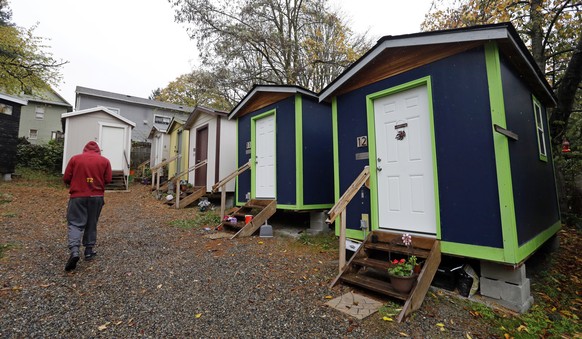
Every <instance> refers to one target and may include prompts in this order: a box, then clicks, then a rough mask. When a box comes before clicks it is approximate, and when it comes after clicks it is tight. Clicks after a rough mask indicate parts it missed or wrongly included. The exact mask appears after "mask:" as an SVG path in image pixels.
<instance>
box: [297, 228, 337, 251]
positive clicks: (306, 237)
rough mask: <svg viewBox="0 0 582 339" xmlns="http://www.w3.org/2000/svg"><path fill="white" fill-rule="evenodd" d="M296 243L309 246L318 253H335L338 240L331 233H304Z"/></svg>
mask: <svg viewBox="0 0 582 339" xmlns="http://www.w3.org/2000/svg"><path fill="white" fill-rule="evenodd" d="M297 241H298V242H299V243H300V244H302V245H305V246H311V247H315V248H317V249H319V250H320V251H337V250H338V248H339V244H338V240H337V237H336V236H335V234H333V233H332V232H328V233H320V234H315V235H311V234H308V233H306V232H303V233H301V235H300V236H299V238H298V239H297Z"/></svg>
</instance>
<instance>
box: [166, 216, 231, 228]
mask: <svg viewBox="0 0 582 339" xmlns="http://www.w3.org/2000/svg"><path fill="white" fill-rule="evenodd" d="M218 224H220V217H219V216H218V214H216V213H214V212H206V213H198V214H197V215H196V218H194V219H185V220H174V221H171V222H170V225H171V226H174V227H178V228H182V229H192V228H202V227H215V226H217V225H218Z"/></svg>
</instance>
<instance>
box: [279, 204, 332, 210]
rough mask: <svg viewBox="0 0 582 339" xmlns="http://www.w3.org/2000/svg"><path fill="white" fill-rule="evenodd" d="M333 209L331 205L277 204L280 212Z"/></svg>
mask: <svg viewBox="0 0 582 339" xmlns="http://www.w3.org/2000/svg"><path fill="white" fill-rule="evenodd" d="M331 207H333V205H332V204H315V205H301V206H299V205H285V204H277V209H282V210H292V211H307V210H319V209H325V208H331Z"/></svg>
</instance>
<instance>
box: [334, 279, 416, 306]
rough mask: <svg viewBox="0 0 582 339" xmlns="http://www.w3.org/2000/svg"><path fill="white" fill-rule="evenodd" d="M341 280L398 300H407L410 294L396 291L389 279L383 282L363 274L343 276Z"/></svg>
mask: <svg viewBox="0 0 582 339" xmlns="http://www.w3.org/2000/svg"><path fill="white" fill-rule="evenodd" d="M341 280H342V281H343V282H345V283H348V284H352V285H356V286H360V287H363V288H365V289H367V290H370V291H374V292H377V293H381V294H384V295H388V296H391V297H393V298H396V299H400V300H406V299H407V298H408V294H402V293H400V292H398V291H396V290H395V289H394V288H393V287H392V284H391V283H390V282H388V278H386V279H383V280H382V279H376V278H373V277H369V276H366V275H363V274H357V273H356V274H354V273H352V274H346V275H344V276H342V277H341Z"/></svg>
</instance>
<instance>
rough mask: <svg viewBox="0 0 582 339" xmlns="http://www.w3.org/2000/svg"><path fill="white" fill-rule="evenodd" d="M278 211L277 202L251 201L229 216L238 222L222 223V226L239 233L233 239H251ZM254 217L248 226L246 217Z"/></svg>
mask: <svg viewBox="0 0 582 339" xmlns="http://www.w3.org/2000/svg"><path fill="white" fill-rule="evenodd" d="M276 211H277V201H276V200H258V199H254V200H250V201H248V202H247V203H246V204H245V205H243V206H241V207H239V208H237V209H236V210H234V211H232V213H230V214H229V215H228V216H229V217H234V218H236V219H237V221H236V222H226V221H223V222H222V224H221V225H222V226H225V227H228V228H233V229H235V230H236V231H237V232H236V234H235V235H233V236H232V238H236V237H249V236H251V235H253V233H255V232H256V231H257V230H258V229H259V227H261V225H263V224H264V223H265V221H267V219H269V218H270V217H271V216H272V215H273V214H275V212H276ZM247 215H252V216H253V218H252V220H251V222H249V223H248V224H247V223H245V217H246V216H247Z"/></svg>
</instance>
